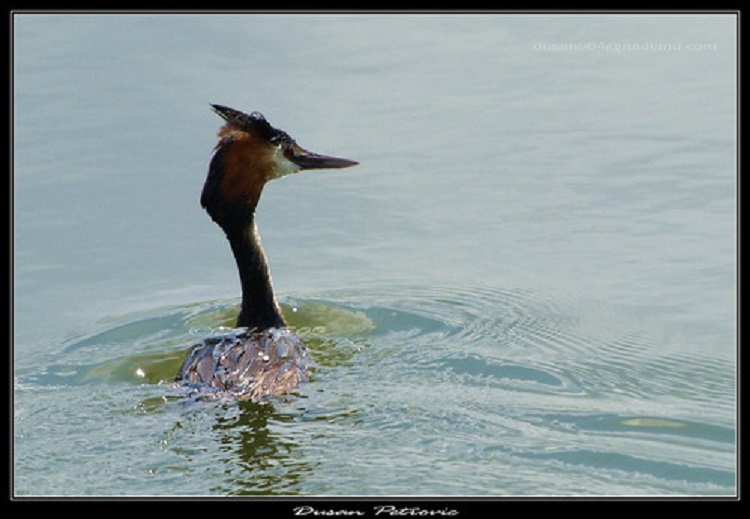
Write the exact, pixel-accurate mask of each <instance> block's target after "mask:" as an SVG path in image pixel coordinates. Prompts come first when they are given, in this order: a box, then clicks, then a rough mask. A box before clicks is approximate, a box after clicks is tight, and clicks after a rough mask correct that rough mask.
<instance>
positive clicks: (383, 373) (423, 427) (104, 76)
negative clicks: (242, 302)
mask: <svg viewBox="0 0 750 519" xmlns="http://www.w3.org/2000/svg"><path fill="white" fill-rule="evenodd" d="M13 41H14V46H15V48H14V121H13V122H14V130H15V132H14V216H15V218H14V260H15V261H14V281H15V284H14V290H15V292H14V330H13V332H14V336H13V340H14V348H13V355H14V358H13V361H14V381H15V392H14V412H15V414H14V416H15V420H14V435H15V442H14V451H13V455H14V491H15V493H16V494H17V495H66V496H67V495H76V496H77V495H104V496H107V495H137V496H147V495H221V494H249V495H253V494H284V495H291V494H301V495H492V496H507V495H521V496H530V495H617V496H621V495H732V494H734V493H735V491H736V488H735V468H736V466H735V459H736V458H735V454H736V451H735V449H736V442H735V431H736V423H735V417H736V412H735V404H736V398H735V397H736V365H735V358H736V333H735V326H736V313H735V300H736V289H735V285H736V261H735V257H736V244H735V240H736V210H737V208H736V179H737V175H736V166H737V164H736V151H737V148H736V146H737V144H736V140H735V136H736V129H737V119H736V115H735V112H736V103H737V102H736V94H737V91H736V79H737V77H736V67H735V62H736V50H735V45H736V31H735V18H734V16H731V15H702V16H697V15H610V16H594V15H565V16H563V15H453V16H446V15H401V16H396V15H332V14H331V15H258V14H255V15H135V14H134V15H62V16H61V15H39V14H34V15H31V14H26V15H17V16H16V17H15V18H14V39H13ZM209 102H215V103H221V104H226V105H229V106H233V107H236V108H239V109H242V110H246V111H252V110H258V111H261V112H263V113H264V114H265V115H266V117H267V118H268V119H269V120H270V121H271V122H272V123H273V124H274V125H276V126H279V127H281V128H283V129H285V130H287V131H288V132H289V133H290V134H292V135H293V136H294V137H296V138H297V140H298V141H299V142H300V144H301V145H302V146H304V147H306V148H308V149H311V150H314V151H319V152H322V153H331V154H336V155H339V156H345V157H350V158H353V159H356V160H359V161H360V162H361V165H360V166H358V167H357V168H353V169H349V170H343V171H338V172H335V171H329V172H322V171H321V172H309V173H306V174H302V175H299V176H295V177H293V178H286V179H284V180H282V181H278V182H276V183H274V184H271V185H270V186H268V188H267V189H266V192H265V194H264V198H263V200H262V201H261V205H260V208H259V227H260V230H261V234H262V236H263V241H264V245H265V247H266V250H267V253H268V255H269V258H270V262H271V265H272V270H273V274H274V280H275V285H276V288H277V292H278V294H279V297H280V299H281V300H282V302H283V303H284V310H285V312H286V313H287V314H288V315H289V317H290V321H291V323H292V325H294V326H295V327H296V328H297V329H298V330H300V333H302V334H304V335H305V336H306V337H307V338H308V343H309V345H310V348H311V349H312V352H313V355H314V357H315V359H316V361H317V366H316V373H315V377H314V380H313V381H312V382H311V383H310V384H309V385H307V386H305V387H304V388H303V389H302V391H301V394H300V395H299V396H298V397H297V398H295V399H293V400H292V401H290V402H286V403H279V404H278V405H276V406H256V405H249V404H242V405H216V404H211V405H206V404H196V403H191V402H187V401H185V400H184V399H182V398H181V397H180V395H179V392H178V391H177V390H176V389H175V388H173V387H172V386H171V383H170V380H171V378H172V377H173V376H174V373H175V372H176V370H177V367H178V366H179V363H180V361H181V360H182V358H183V357H184V355H185V354H186V352H187V350H188V348H189V347H190V345H191V344H192V343H193V342H194V341H196V340H199V339H200V338H201V337H203V336H205V335H206V334H208V333H211V332H212V330H215V329H216V328H217V327H218V326H220V325H231V323H232V320H233V318H234V315H235V314H236V310H237V304H238V296H239V288H238V283H237V279H236V272H235V268H234V265H233V260H232V257H231V254H230V252H229V248H228V246H227V244H226V242H225V240H224V238H223V236H222V234H221V232H220V230H219V229H218V227H215V225H214V224H213V223H212V222H211V221H210V219H209V218H208V217H207V216H206V215H205V214H204V213H203V211H202V210H201V208H200V207H199V204H198V196H199V193H200V190H201V187H202V183H203V180H204V177H205V174H206V168H207V164H208V161H209V158H210V153H211V149H212V147H213V145H214V143H215V131H216V129H217V128H218V126H219V125H220V121H219V119H218V118H217V117H216V116H215V115H214V114H212V113H211V112H210V110H209V109H208V103H209Z"/></svg>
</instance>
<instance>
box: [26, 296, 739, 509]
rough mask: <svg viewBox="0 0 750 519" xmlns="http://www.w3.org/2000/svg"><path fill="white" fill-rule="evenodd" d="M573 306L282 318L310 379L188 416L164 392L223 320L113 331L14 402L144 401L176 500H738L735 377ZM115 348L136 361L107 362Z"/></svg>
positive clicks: (395, 299) (329, 299)
mask: <svg viewBox="0 0 750 519" xmlns="http://www.w3.org/2000/svg"><path fill="white" fill-rule="evenodd" d="M585 306H586V305H584V303H583V302H582V301H569V302H566V301H564V300H560V299H558V300H555V299H554V298H550V297H546V296H542V295H541V294H538V293H534V292H531V291H528V290H517V289H512V288H507V289H490V288H483V289H472V290H467V289H460V290H456V289H449V288H442V289H441V288H436V287H432V288H429V289H425V288H402V289H399V290H398V291H395V292H394V293H393V294H388V293H385V292H383V293H374V292H369V293H368V292H358V293H352V292H340V293H330V294H328V295H327V296H326V298H325V299H321V298H318V299H314V300H313V299H305V298H302V297H298V298H295V299H294V300H287V301H285V304H284V305H283V308H284V311H285V313H286V314H287V315H289V317H290V321H291V322H292V326H295V327H297V329H299V330H306V331H307V335H306V336H305V340H306V342H307V343H308V346H309V349H310V352H311V355H312V357H313V359H314V362H315V367H314V373H313V377H312V379H311V381H310V382H309V383H308V384H306V385H304V386H303V387H302V389H301V391H300V394H299V395H298V396H297V397H295V398H292V399H290V400H286V401H280V402H276V403H273V404H255V403H251V402H243V403H239V404H238V403H224V404H216V403H213V404H211V403H206V402H196V401H192V400H190V399H189V398H185V397H184V393H181V392H180V389H179V387H178V386H174V385H173V384H171V381H172V380H173V378H174V375H175V373H176V372H177V370H178V369H179V365H180V363H181V362H182V360H183V359H184V357H185V355H186V354H187V352H188V351H189V349H190V348H189V345H190V344H191V341H192V340H194V337H195V335H194V334H196V333H198V332H200V331H207V330H208V328H207V327H206V325H207V323H209V322H214V323H221V324H224V321H225V317H227V316H228V315H230V314H234V315H236V311H237V308H236V304H235V303H233V302H221V301H219V302H210V303H206V304H203V305H192V306H190V307H183V308H170V309H165V310H164V311H163V312H162V313H161V314H154V315H151V316H150V317H147V318H144V317H143V316H133V318H132V319H131V320H129V321H128V322H122V321H123V320H125V318H121V319H119V320H118V322H116V323H112V325H111V326H110V327H108V328H106V329H102V330H100V331H98V332H97V333H95V334H92V335H90V336H86V337H81V338H78V339H75V340H73V341H71V343H70V344H68V345H66V347H65V348H64V349H63V351H62V352H61V355H60V357H59V360H60V362H59V363H55V364H53V365H50V366H48V368H47V369H46V370H45V372H44V373H33V372H31V373H26V374H23V375H22V376H20V377H19V380H18V383H19V384H20V386H21V387H23V388H25V389H26V390H31V389H32V388H42V387H59V386H65V387H67V389H68V390H75V389H76V388H79V389H80V390H82V391H87V388H91V387H118V386H120V385H122V384H125V385H126V386H131V387H132V386H134V385H135V386H137V387H140V388H141V389H142V390H143V391H144V392H145V395H144V396H143V398H142V399H141V401H140V402H137V403H136V404H135V405H134V407H133V410H134V411H135V414H133V413H132V412H130V413H126V415H127V416H130V417H131V419H132V420H133V422H132V423H130V424H129V425H126V427H129V428H130V429H131V431H130V433H136V434H139V433H138V432H137V431H138V430H139V428H138V426H137V422H138V417H139V416H152V417H161V420H160V422H159V423H160V425H159V426H158V427H157V429H156V430H154V431H152V434H154V435H156V436H159V435H161V439H160V440H158V442H157V444H158V445H159V446H160V449H159V450H160V452H161V454H160V455H157V456H156V457H155V458H152V466H151V468H150V470H151V471H152V472H153V473H154V474H155V475H156V474H162V473H164V472H165V471H166V472H170V473H171V472H173V471H174V470H178V469H175V468H174V467H181V468H179V471H181V472H182V478H183V486H182V487H181V489H180V493H191V492H192V493H198V494H237V495H265V494H286V495H291V494H306V495H310V494H333V495H351V494H367V495H382V494H393V493H396V494H404V493H412V492H413V493H418V494H423V493H426V494H443V493H444V494H459V495H461V494H469V495H474V494H477V495H516V494H520V495H525V494H545V495H555V494H569V493H571V492H573V493H583V494H586V495H589V494H590V495H599V494H605V495H607V494H620V493H627V494H638V495H652V494H683V493H693V492H697V493H704V494H717V493H718V494H723V493H731V491H732V488H733V484H734V468H733V450H734V432H733V426H732V423H731V421H727V417H728V416H731V409H732V407H733V402H732V398H733V397H732V389H733V385H732V383H731V381H727V380H726V378H725V377H724V373H726V372H727V370H730V369H731V367H730V366H728V365H727V364H722V362H721V361H720V360H719V359H717V358H710V357H707V356H705V357H701V356H693V357H690V356H684V355H683V356H675V355H674V354H672V353H671V352H670V350H669V347H668V345H665V344H662V343H659V337H660V333H659V332H660V331H659V330H658V329H650V328H649V326H648V325H647V324H646V323H644V322H642V321H638V320H633V318H632V316H626V315H619V314H618V312H617V311H616V310H615V309H606V308H604V307H602V306H601V305H598V310H597V312H595V313H594V312H593V311H590V310H586V311H585V312H581V309H582V308H584V307H585ZM592 315H595V316H596V320H595V321H596V322H591V321H590V319H591V317H590V316H592ZM196 325H197V326H196ZM122 343H129V344H137V345H140V346H139V349H140V352H136V353H133V354H131V355H126V356H121V357H116V358H114V359H113V358H112V357H113V355H112V352H113V351H116V349H117V348H118V347H119V345H120V344H122ZM87 348H93V350H92V351H99V352H100V353H99V356H100V358H101V362H98V363H94V364H91V362H90V358H89V356H87V357H81V356H80V352H81V351H82V350H86V349H87ZM84 358H87V359H88V362H86V363H80V364H79V362H80V361H81V360H83V359H84ZM75 359H77V360H75ZM69 412H81V410H80V409H79V408H77V407H76V408H73V409H72V410H70V411H69ZM170 422H172V423H171V425H170ZM20 429H21V430H22V431H23V430H24V426H23V423H22V424H21V427H20ZM159 429H160V430H161V431H162V432H161V433H159V432H158V431H159ZM45 448H48V447H45ZM151 448H153V447H151ZM160 457H161V458H163V462H159V461H158V459H159V458H160ZM174 457H176V458H177V459H178V460H179V459H182V462H179V463H178V462H176V460H175V459H174ZM355 466H356V467H359V469H355V468H353V467H355ZM469 466H471V467H473V468H472V471H470V472H467V471H468V467H469ZM170 467H171V468H170ZM362 467H370V468H369V469H362ZM360 469H362V470H361V471H360ZM510 469H512V470H513V471H514V473H516V474H517V476H516V477H515V478H513V479H508V478H507V477H506V476H503V475H502V474H506V473H507V471H508V470H510ZM576 474H578V476H574V475H576ZM583 474H586V478H585V479H586V480H587V481H588V483H587V484H586V485H583V486H577V485H578V484H572V482H573V481H574V480H575V478H576V477H583ZM571 477H573V479H572V480H571ZM166 481H167V482H168V481H170V480H169V479H167V480H166ZM151 491H153V492H156V493H161V492H165V493H170V492H173V491H174V489H173V488H171V487H169V486H166V487H164V488H160V487H159V486H158V485H156V486H153V487H151Z"/></svg>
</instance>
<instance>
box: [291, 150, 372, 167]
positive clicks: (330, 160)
mask: <svg viewBox="0 0 750 519" xmlns="http://www.w3.org/2000/svg"><path fill="white" fill-rule="evenodd" d="M289 160H290V161H292V162H294V163H295V164H297V165H298V166H299V167H300V168H302V169H340V168H348V167H350V166H356V165H357V164H359V162H357V161H355V160H349V159H342V158H339V157H330V156H328V155H318V154H317V153H312V152H310V151H307V150H304V149H302V148H300V147H298V146H297V147H296V149H295V150H294V154H293V155H292V156H291V157H289Z"/></svg>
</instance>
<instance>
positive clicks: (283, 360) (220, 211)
mask: <svg viewBox="0 0 750 519" xmlns="http://www.w3.org/2000/svg"><path fill="white" fill-rule="evenodd" d="M211 106H212V108H213V110H214V111H215V112H216V113H217V114H218V115H219V116H221V117H222V118H223V119H224V121H225V122H226V123H225V124H224V126H222V127H221V129H220V130H219V132H218V137H219V142H218V144H217V145H216V147H215V148H214V155H213V158H212V159H211V164H210V166H209V169H208V177H207V178H206V183H205V184H204V186H203V192H202V194H201V205H202V206H203V208H204V209H205V210H206V212H208V214H209V215H210V216H211V218H212V219H213V221H214V222H216V223H217V224H218V225H219V226H220V227H221V228H222V229H223V230H224V232H225V233H226V236H227V239H228V240H229V245H230V246H231V248H232V253H233V254H234V258H235V260H236V261H237V269H238V270H239V274H240V283H241V285H242V306H241V309H240V314H239V317H238V319H237V328H236V329H233V330H232V331H230V332H228V333H225V334H222V335H218V336H215V337H209V338H208V339H206V340H205V341H204V342H203V343H202V344H199V345H197V346H196V347H195V348H194V349H193V350H192V352H191V353H190V355H189V356H188V358H187V360H186V361H185V362H184V364H183V365H182V368H181V369H180V373H179V375H178V376H177V380H178V381H181V382H182V383H184V384H187V385H188V386H191V387H193V388H196V390H197V392H198V393H199V394H200V395H201V396H202V397H204V398H228V399H233V400H255V401H262V400H265V399H268V398H269V397H274V396H282V395H285V394H287V393H288V392H290V391H292V390H294V389H296V388H297V387H298V386H299V384H300V383H301V382H304V381H306V380H307V378H308V375H309V373H308V370H307V365H308V361H309V356H308V353H307V348H306V347H305V345H304V343H303V342H302V340H301V339H300V338H299V337H297V336H296V335H294V334H293V333H292V332H290V331H289V329H288V328H287V325H286V321H285V320H284V317H283V316H282V314H281V309H280V308H279V304H278V302H277V301H276V297H275V296H274V292H273V286H272V284H271V275H270V272H269V270H268V262H267V260H266V256H265V254H264V252H263V248H262V247H261V244H260V239H259V236H258V230H257V228H256V226H255V209H256V207H257V205H258V201H259V200H260V195H261V192H262V191H263V186H265V184H266V182H268V181H270V180H273V179H276V178H281V177H283V176H286V175H289V174H291V173H297V172H298V171H301V170H305V169H327V168H347V167H350V166H354V165H356V164H358V162H355V161H353V160H348V159H342V158H337V157H329V156H325V155H318V154H316V153H311V152H309V151H307V150H304V149H302V148H301V147H300V146H299V145H298V144H297V143H296V142H295V141H294V139H292V138H291V137H290V136H289V135H288V134H287V133H286V132H284V131H282V130H279V129H277V128H274V127H273V126H271V124H270V123H268V121H266V119H265V118H264V117H263V116H262V115H261V114H259V113H257V112H253V113H251V114H249V115H248V114H245V113H242V112H239V111H237V110H234V109H232V108H228V107H226V106H220V105H211Z"/></svg>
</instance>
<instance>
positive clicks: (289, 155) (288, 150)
mask: <svg viewBox="0 0 750 519" xmlns="http://www.w3.org/2000/svg"><path fill="white" fill-rule="evenodd" d="M292 155H294V152H293V151H292V148H284V156H285V157H286V158H288V159H291V158H292Z"/></svg>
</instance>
